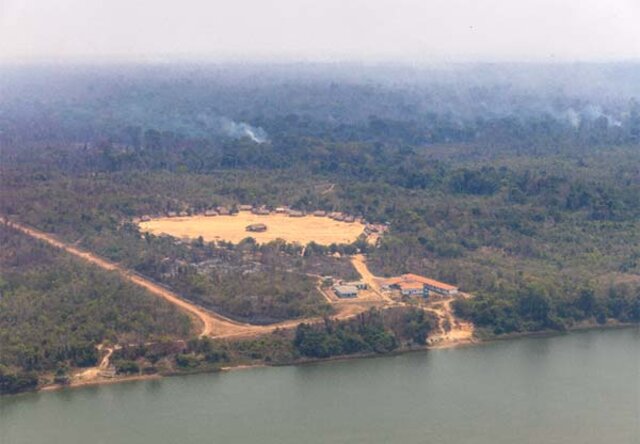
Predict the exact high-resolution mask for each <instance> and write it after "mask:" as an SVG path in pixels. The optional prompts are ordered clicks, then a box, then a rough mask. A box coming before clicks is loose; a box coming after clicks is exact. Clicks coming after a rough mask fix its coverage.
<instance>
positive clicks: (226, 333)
mask: <svg viewBox="0 0 640 444" xmlns="http://www.w3.org/2000/svg"><path fill="white" fill-rule="evenodd" d="M0 223H5V224H8V225H9V226H11V227H12V228H14V229H16V230H18V231H20V232H22V233H24V234H26V235H28V236H31V237H33V238H35V239H38V240H41V241H43V242H46V243H48V244H49V245H52V246H54V247H57V248H60V249H62V250H64V251H66V252H67V253H70V254H72V255H74V256H76V257H78V258H80V259H83V260H84V261H86V262H89V263H91V264H93V265H96V266H98V267H100V268H102V269H104V270H108V271H115V272H117V273H118V274H120V276H121V277H122V278H123V279H125V280H127V281H129V282H132V283H134V284H136V285H138V286H140V287H143V288H145V289H146V290H148V291H149V292H150V293H151V294H152V295H154V296H157V297H160V298H162V299H164V300H166V301H168V302H170V303H171V304H173V305H175V306H177V307H178V308H180V309H181V310H183V311H185V312H187V313H188V314H189V315H191V317H192V318H194V319H195V320H196V321H197V322H199V324H200V325H201V326H202V327H201V331H200V336H211V337H214V338H237V337H252V336H257V335H262V334H267V333H271V332H273V331H274V330H276V329H290V328H295V327H296V326H297V325H298V324H300V323H301V322H308V323H314V322H320V321H322V319H321V318H306V319H293V320H289V321H282V322H278V323H275V324H269V325H254V324H248V323H242V322H238V321H234V320H233V319H229V318H227V317H225V316H222V315H220V314H218V313H214V312H211V311H209V310H205V309H204V308H201V307H199V306H197V305H195V304H193V303H191V302H189V301H187V300H185V299H182V298H181V297H180V296H178V295H177V294H175V293H174V292H172V291H171V290H169V289H167V288H165V287H163V286H161V285H158V284H156V283H155V282H153V281H151V280H149V279H146V278H144V277H142V276H141V275H138V274H136V273H133V272H132V271H129V270H127V269H126V268H124V267H122V266H120V265H118V264H116V263H114V262H111V261H109V260H107V259H104V258H101V257H99V256H97V255H95V254H93V253H90V252H88V251H85V250H82V249H80V248H78V247H75V246H73V245H71V244H68V243H66V242H63V241H60V240H59V239H57V238H56V237H54V236H53V235H51V234H48V233H45V232H43V231H40V230H37V229H35V228H31V227H28V226H26V225H24V224H20V223H17V222H14V221H7V220H6V219H5V218H2V217H0ZM365 268H366V266H365ZM336 308H337V313H336V315H335V316H334V317H335V318H336V319H347V318H350V317H353V316H355V315H357V314H358V313H359V312H361V311H364V310H366V309H367V308H366V306H363V308H362V310H360V311H358V310H354V309H353V308H352V307H336Z"/></svg>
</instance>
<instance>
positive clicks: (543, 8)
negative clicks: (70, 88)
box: [0, 0, 640, 63]
mask: <svg viewBox="0 0 640 444" xmlns="http://www.w3.org/2000/svg"><path fill="white" fill-rule="evenodd" d="M637 23H640V2H638V1H637V0H609V1H602V0H580V1H577V0H518V1H513V0H374V1H372V0H346V1H345V0H324V1H317V0H262V1H255V0H235V1H233V2H230V1H221V0H213V1H210V0H185V1H181V2H175V1H168V0H153V1H151V0H142V1H135V2H131V1H126V0H110V1H108V2H97V1H87V0H57V1H55V2H52V1H46V0H33V1H30V2H24V1H22V0H4V1H2V2H0V60H5V61H6V60H10V61H16V60H18V61H23V60H32V59H47V60H57V59H60V58H63V59H69V58H71V59H92V60H95V59H112V58H116V59H120V60H134V61H159V60H160V61H162V60H167V59H169V60H174V59H179V58H190V59H193V58H201V59H217V60H221V59H225V60H228V59H246V58H252V59H260V60H264V59H273V58H279V59H285V60H306V61H326V60H336V59H337V60H345V59H348V60H376V61H379V60H395V61H410V62H412V63H416V62H421V61H425V62H433V61H461V60H465V61H478V60H484V61H487V60H491V61H504V60H518V61H556V60H557V61H575V60H591V61H593V60H597V61H604V60H629V59H638V58H639V57H640V26H637Z"/></svg>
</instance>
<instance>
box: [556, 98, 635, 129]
mask: <svg viewBox="0 0 640 444" xmlns="http://www.w3.org/2000/svg"><path fill="white" fill-rule="evenodd" d="M551 114H552V115H553V116H554V117H555V118H556V119H558V120H561V121H564V122H567V123H569V124H570V125H571V126H573V127H574V128H577V127H578V126H580V124H581V123H582V122H593V121H594V120H596V119H598V118H600V117H604V118H605V119H607V123H608V124H609V126H622V122H621V121H620V120H619V119H617V118H616V117H614V116H612V115H611V114H607V113H605V112H604V111H602V107H601V106H599V105H593V104H590V105H587V106H585V107H583V108H581V109H578V110H576V109H574V108H567V109H565V110H563V111H561V112H554V111H552V112H551Z"/></svg>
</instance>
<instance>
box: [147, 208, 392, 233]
mask: <svg viewBox="0 0 640 444" xmlns="http://www.w3.org/2000/svg"><path fill="white" fill-rule="evenodd" d="M239 211H251V212H252V213H253V214H257V215H264V216H267V215H269V214H286V215H288V216H289V217H304V216H307V215H308V214H309V215H313V216H316V217H328V218H330V219H333V220H336V221H340V222H348V223H353V222H364V221H363V220H362V219H361V218H357V217H355V216H351V215H349V214H345V213H342V212H339V211H332V212H327V211H323V210H317V211H313V212H311V213H305V212H304V211H300V210H294V209H291V208H289V207H284V206H283V207H276V208H274V209H273V210H271V209H269V208H267V207H265V206H253V205H237V206H235V207H225V206H217V207H215V208H211V209H208V210H205V211H204V212H203V213H198V212H196V211H193V210H192V211H190V212H187V211H179V212H178V211H168V212H167V213H166V214H165V216H166V217H187V216H193V215H196V214H203V215H204V216H207V217H212V216H230V215H231V216H233V215H234V214H237V212H239ZM140 220H141V221H142V222H147V221H150V220H151V216H149V215H144V216H142V217H141V218H140ZM369 226H371V227H384V226H383V225H382V226H378V225H375V226H374V225H367V227H369ZM377 230H378V229H377V228H371V229H370V231H369V232H368V233H367V234H370V233H373V232H377Z"/></svg>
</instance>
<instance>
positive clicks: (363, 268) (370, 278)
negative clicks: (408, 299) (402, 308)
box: [351, 254, 397, 305]
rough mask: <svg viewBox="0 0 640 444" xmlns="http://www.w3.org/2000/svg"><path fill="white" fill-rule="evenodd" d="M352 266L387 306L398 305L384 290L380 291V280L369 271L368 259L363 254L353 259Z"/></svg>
mask: <svg viewBox="0 0 640 444" xmlns="http://www.w3.org/2000/svg"><path fill="white" fill-rule="evenodd" d="M351 264H352V265H353V268H355V269H356V271H357V272H358V274H359V275H360V277H361V278H362V281H363V282H364V283H365V284H367V285H368V286H369V288H370V289H371V290H372V291H373V292H374V293H376V294H377V295H378V296H380V299H382V300H383V301H384V302H386V303H387V304H392V305H396V304H397V302H395V301H394V300H393V299H391V298H390V297H389V296H388V295H386V294H385V293H384V292H383V291H382V290H380V284H379V283H378V279H377V278H376V277H375V276H374V275H373V273H371V271H369V267H367V263H366V259H365V257H364V255H362V254H356V255H354V256H352V257H351Z"/></svg>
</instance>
